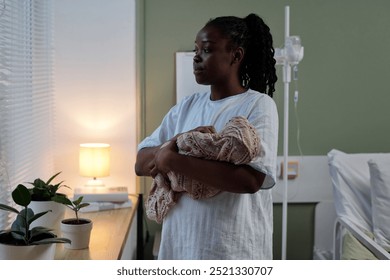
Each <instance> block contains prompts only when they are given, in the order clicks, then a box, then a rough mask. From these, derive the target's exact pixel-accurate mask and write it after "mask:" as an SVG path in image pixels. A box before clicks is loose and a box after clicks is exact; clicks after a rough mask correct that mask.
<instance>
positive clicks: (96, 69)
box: [53, 0, 136, 192]
mask: <svg viewBox="0 0 390 280" xmlns="http://www.w3.org/2000/svg"><path fill="white" fill-rule="evenodd" d="M53 1H54V4H55V5H54V6H55V8H54V9H55V20H54V22H55V26H54V33H55V95H56V103H55V106H56V112H57V115H56V128H57V129H56V142H57V149H56V155H55V168H56V171H62V174H61V178H60V179H61V180H65V182H64V183H65V184H67V185H69V186H70V187H72V188H74V187H76V186H79V185H83V184H84V183H85V182H86V180H87V179H88V178H83V177H81V176H79V174H78V152H79V144H80V143H84V142H105V143H109V144H111V174H110V176H109V177H106V178H102V179H103V180H104V182H105V183H106V185H110V186H119V185H120V186H128V187H129V191H130V192H135V182H136V179H135V178H136V177H135V173H134V171H133V170H134V163H135V155H136V91H135V3H134V0H114V1H106V0H66V1H64V0H53Z"/></svg>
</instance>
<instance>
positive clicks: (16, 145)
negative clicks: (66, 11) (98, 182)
mask: <svg viewBox="0 0 390 280" xmlns="http://www.w3.org/2000/svg"><path fill="white" fill-rule="evenodd" d="M52 23H53V7H52V1H50V0H0V156H1V162H2V164H3V166H4V167H5V172H1V173H0V176H3V177H2V178H1V179H0V201H1V202H2V203H4V202H5V203H8V202H9V200H10V191H11V190H12V189H14V188H15V187H16V186H17V184H20V183H26V182H31V181H32V180H34V179H35V178H38V177H42V178H43V179H45V178H49V177H50V176H51V175H52V174H53V147H54V143H53V140H54V137H53V125H54V115H53V114H54V108H53V105H54V97H53V90H54V86H53V34H52V33H53V32H52V28H53V26H52ZM4 174H5V175H4ZM4 176H7V178H6V177H4ZM7 182H8V184H7ZM1 212H3V211H1ZM0 214H3V213H0ZM4 220H6V219H3V218H1V217H0V229H2V228H4V224H3V225H2V223H4ZM6 222H7V220H6Z"/></svg>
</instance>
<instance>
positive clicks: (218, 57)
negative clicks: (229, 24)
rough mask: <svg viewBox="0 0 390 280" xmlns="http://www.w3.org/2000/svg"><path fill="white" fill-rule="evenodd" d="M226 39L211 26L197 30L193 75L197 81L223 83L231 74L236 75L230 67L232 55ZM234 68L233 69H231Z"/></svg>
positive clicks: (208, 83) (205, 83) (211, 83)
mask: <svg viewBox="0 0 390 280" xmlns="http://www.w3.org/2000/svg"><path fill="white" fill-rule="evenodd" d="M228 43H229V41H228V39H227V38H225V37H223V36H222V35H221V33H220V31H219V30H218V29H217V28H215V27H212V26H209V27H204V28H203V29H201V30H200V31H199V33H198V34H197V36H196V40H195V57H194V61H193V68H194V75H195V79H196V81H197V83H199V84H203V85H223V84H224V83H226V82H227V81H229V79H230V77H231V75H237V73H236V71H237V70H236V68H233V67H232V64H233V60H234V55H233V51H232V50H229V48H228ZM233 69H234V71H232V70H233Z"/></svg>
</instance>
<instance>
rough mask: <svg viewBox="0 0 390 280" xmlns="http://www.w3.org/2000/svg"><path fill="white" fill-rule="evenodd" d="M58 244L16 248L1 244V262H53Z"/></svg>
mask: <svg viewBox="0 0 390 280" xmlns="http://www.w3.org/2000/svg"><path fill="white" fill-rule="evenodd" d="M55 250H56V244H42V245H29V246H16V245H8V244H2V243H0V260H53V259H54V256H55Z"/></svg>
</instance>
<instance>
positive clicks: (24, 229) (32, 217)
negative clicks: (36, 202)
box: [0, 184, 70, 260]
mask: <svg viewBox="0 0 390 280" xmlns="http://www.w3.org/2000/svg"><path fill="white" fill-rule="evenodd" d="M12 199H13V201H14V202H15V203H16V204H17V205H19V206H21V207H22V209H21V210H18V209H16V208H14V207H12V206H8V205H5V204H0V209H1V210H5V211H9V212H12V213H15V214H16V218H15V220H14V221H13V223H12V225H11V228H10V229H6V230H0V259H4V260H15V259H19V260H28V259H54V255H55V244H56V243H70V240H69V239H67V238H58V237H57V235H55V234H54V233H53V232H52V229H49V228H46V227H41V226H38V227H32V226H31V224H32V222H34V221H36V220H37V219H39V218H40V217H42V216H43V215H45V214H47V213H48V211H44V212H39V213H34V211H33V210H32V209H31V208H29V207H28V206H29V205H30V203H31V199H32V198H31V194H30V192H29V190H28V189H27V188H26V187H25V186H24V185H21V184H19V185H18V186H17V187H16V188H15V190H13V191H12Z"/></svg>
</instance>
